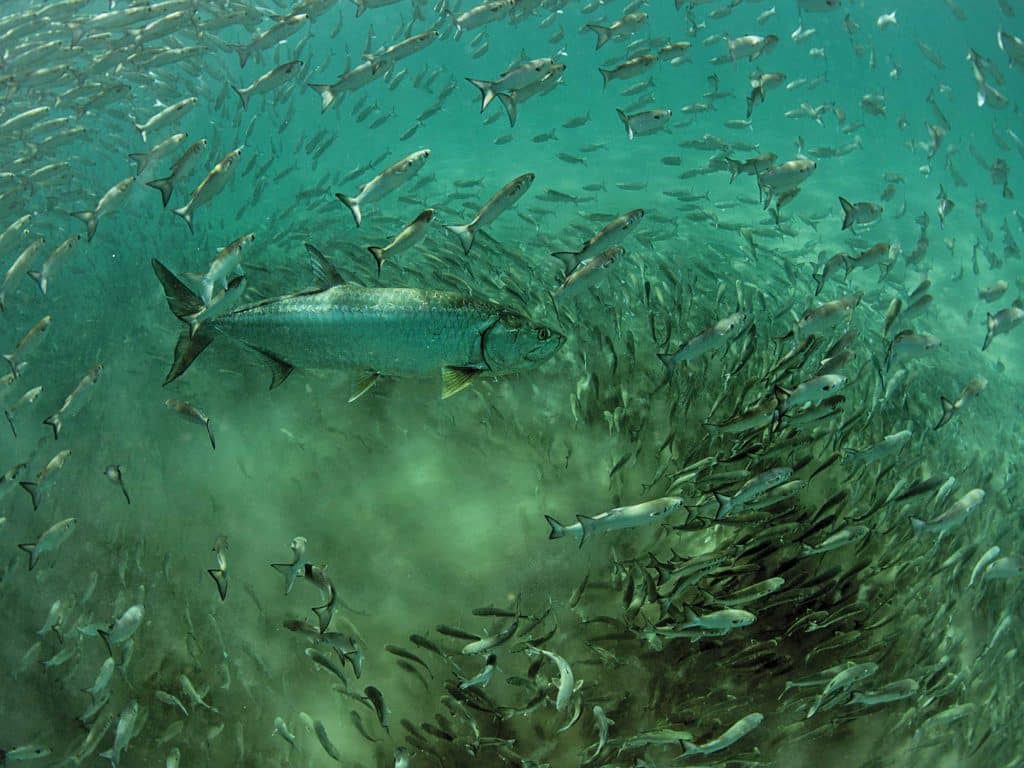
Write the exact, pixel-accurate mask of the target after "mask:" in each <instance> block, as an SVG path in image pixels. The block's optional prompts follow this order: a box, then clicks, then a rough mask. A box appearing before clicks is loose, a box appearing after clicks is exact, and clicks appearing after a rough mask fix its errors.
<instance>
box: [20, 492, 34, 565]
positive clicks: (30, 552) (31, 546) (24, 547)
mask: <svg viewBox="0 0 1024 768" xmlns="http://www.w3.org/2000/svg"><path fill="white" fill-rule="evenodd" d="M32 485H34V483H32ZM21 486H22V488H24V487H25V483H22V484H21ZM25 490H28V489H27V488H25ZM32 498H33V499H35V496H34V495H33V497H32ZM32 508H33V509H35V506H34V505H33V507H32ZM18 549H20V550H21V551H22V552H27V553H28V569H29V570H30V571H31V570H32V569H33V568H35V567H36V561H37V560H38V559H39V558H38V557H36V545H35V543H34V542H33V543H29V544H19V545H18Z"/></svg>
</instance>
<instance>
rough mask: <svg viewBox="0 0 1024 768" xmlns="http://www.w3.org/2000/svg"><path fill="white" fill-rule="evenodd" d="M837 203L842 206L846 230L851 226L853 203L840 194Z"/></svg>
mask: <svg viewBox="0 0 1024 768" xmlns="http://www.w3.org/2000/svg"><path fill="white" fill-rule="evenodd" d="M839 204H840V205H841V206H842V207H843V229H844V230H846V229H849V228H850V227H852V226H853V212H854V207H853V203H851V202H850V201H849V200H847V199H846V198H845V197H843V196H842V195H840V196H839ZM847 274H849V268H847Z"/></svg>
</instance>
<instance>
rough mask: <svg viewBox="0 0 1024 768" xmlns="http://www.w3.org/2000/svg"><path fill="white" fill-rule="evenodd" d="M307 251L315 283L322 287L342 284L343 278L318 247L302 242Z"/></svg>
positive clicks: (343, 282)
mask: <svg viewBox="0 0 1024 768" xmlns="http://www.w3.org/2000/svg"><path fill="white" fill-rule="evenodd" d="M304 245H305V246H306V250H307V251H308V252H309V264H310V266H311V267H312V268H313V274H314V275H315V276H316V280H317V283H319V284H320V286H321V287H323V288H333V287H334V286H335V285H344V284H345V278H343V277H342V276H341V273H340V272H338V268H337V267H335V266H334V265H333V264H332V263H331V262H330V260H329V259H328V258H327V257H326V256H324V255H323V254H322V253H321V252H320V249H319V248H317V247H316V246H315V245H313V244H312V243H304Z"/></svg>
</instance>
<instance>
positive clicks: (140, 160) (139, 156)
mask: <svg viewBox="0 0 1024 768" xmlns="http://www.w3.org/2000/svg"><path fill="white" fill-rule="evenodd" d="M148 157H149V152H129V153H128V159H129V160H131V161H132V162H133V163H135V171H136V173H142V172H143V171H144V170H145V169H146V165H147V162H146V160H147V158H148Z"/></svg>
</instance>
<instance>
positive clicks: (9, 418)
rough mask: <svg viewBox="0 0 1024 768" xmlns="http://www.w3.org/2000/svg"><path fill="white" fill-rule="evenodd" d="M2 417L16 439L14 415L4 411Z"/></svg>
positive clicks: (16, 431)
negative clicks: (5, 419)
mask: <svg viewBox="0 0 1024 768" xmlns="http://www.w3.org/2000/svg"><path fill="white" fill-rule="evenodd" d="M4 416H5V417H6V418H7V423H8V424H10V425H11V432H12V433H13V434H14V436H15V437H17V436H18V430H17V429H15V428H14V414H13V413H11V412H10V411H8V410H6V409H5V410H4Z"/></svg>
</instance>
